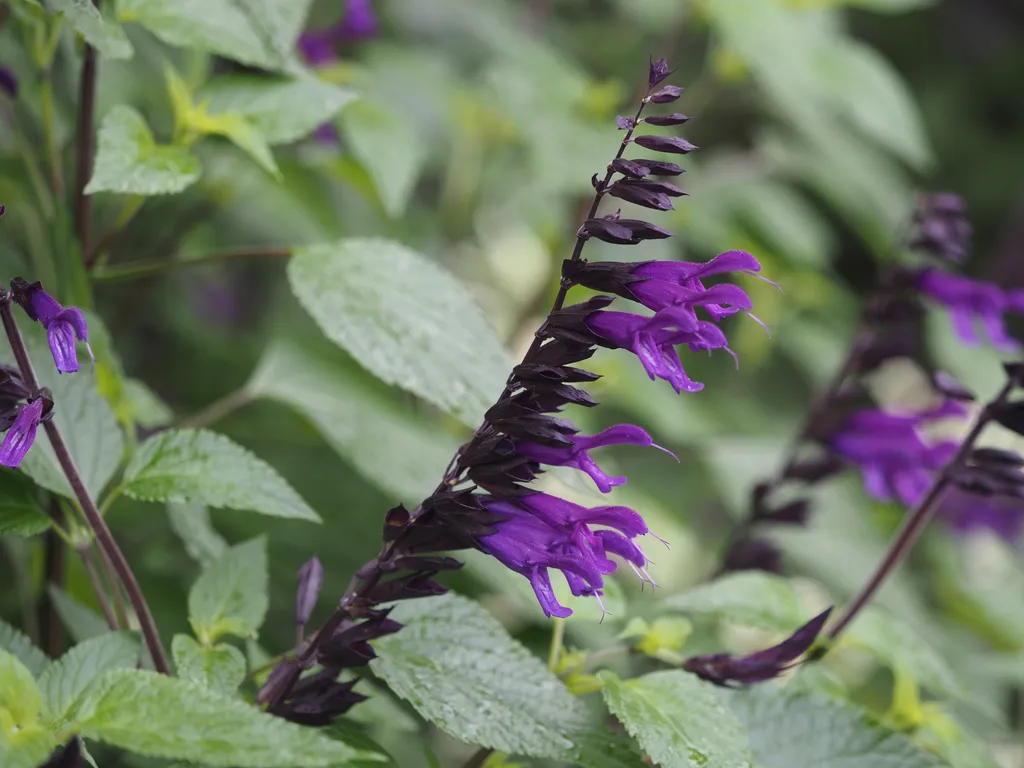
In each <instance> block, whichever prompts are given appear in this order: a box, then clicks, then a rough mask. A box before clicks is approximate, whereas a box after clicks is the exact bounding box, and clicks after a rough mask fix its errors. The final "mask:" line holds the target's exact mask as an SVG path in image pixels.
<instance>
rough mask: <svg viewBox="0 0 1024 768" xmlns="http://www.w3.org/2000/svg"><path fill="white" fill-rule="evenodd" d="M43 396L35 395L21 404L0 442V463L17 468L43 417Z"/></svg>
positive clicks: (33, 439)
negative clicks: (35, 396)
mask: <svg viewBox="0 0 1024 768" xmlns="http://www.w3.org/2000/svg"><path fill="white" fill-rule="evenodd" d="M43 405H44V403H43V398H41V397H37V398H36V399H35V400H33V401H32V402H30V403H27V404H26V405H23V406H21V409H20V410H19V411H18V415H17V417H16V418H15V419H14V423H13V424H12V425H11V428H10V429H9V430H7V434H6V435H4V440H3V443H2V444H0V464H2V465H4V466H5V467H11V468H17V466H18V465H19V464H21V461H22V459H24V458H25V454H27V453H28V451H29V448H31V447H32V443H34V442H35V439H36V430H37V429H38V428H39V422H40V421H42V418H43Z"/></svg>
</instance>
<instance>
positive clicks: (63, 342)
mask: <svg viewBox="0 0 1024 768" xmlns="http://www.w3.org/2000/svg"><path fill="white" fill-rule="evenodd" d="M46 340H47V341H48V342H49V344H50V353H51V354H52V355H53V362H54V364H55V365H56V366H57V371H58V372H60V373H74V372H75V371H77V370H78V354H77V352H76V351H75V331H74V329H73V328H72V327H71V324H70V323H66V322H53V323H50V325H49V327H48V328H47V331H46Z"/></svg>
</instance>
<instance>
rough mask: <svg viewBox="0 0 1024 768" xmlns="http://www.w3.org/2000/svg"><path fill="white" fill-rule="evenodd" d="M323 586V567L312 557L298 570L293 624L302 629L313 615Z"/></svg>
mask: <svg viewBox="0 0 1024 768" xmlns="http://www.w3.org/2000/svg"><path fill="white" fill-rule="evenodd" d="M323 585H324V567H323V566H322V565H320V560H319V558H317V556H316V555H313V557H311V558H310V559H309V560H307V561H306V562H305V563H304V564H303V566H302V567H301V568H300V569H299V586H298V590H297V591H296V595H295V623H296V624H297V625H298V626H299V627H304V626H305V625H306V622H307V621H309V617H310V616H311V615H312V614H313V609H314V608H315V607H316V601H317V600H318V599H319V597H320V589H321V587H323Z"/></svg>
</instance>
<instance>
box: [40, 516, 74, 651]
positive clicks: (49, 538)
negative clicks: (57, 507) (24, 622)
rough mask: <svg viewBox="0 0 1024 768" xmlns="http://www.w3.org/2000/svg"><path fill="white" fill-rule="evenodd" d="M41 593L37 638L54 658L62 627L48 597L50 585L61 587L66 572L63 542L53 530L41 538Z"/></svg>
mask: <svg viewBox="0 0 1024 768" xmlns="http://www.w3.org/2000/svg"><path fill="white" fill-rule="evenodd" d="M43 543H44V545H43V549H44V556H43V562H44V566H43V570H44V571H45V577H44V580H43V594H42V596H41V598H40V600H39V639H40V640H41V645H42V647H43V650H44V651H46V655H47V656H49V657H50V658H51V659H56V658H57V657H58V656H60V654H61V650H62V649H63V647H64V627H63V625H62V624H61V621H60V616H58V615H57V608H56V606H55V605H54V604H53V600H52V599H51V597H50V589H49V588H50V587H51V586H53V587H63V585H64V577H65V575H66V572H67V567H66V565H67V564H66V563H65V561H64V542H63V541H61V538H60V536H59V535H58V534H57V532H56V531H54V530H49V531H47V532H46V534H45V536H44V539H43Z"/></svg>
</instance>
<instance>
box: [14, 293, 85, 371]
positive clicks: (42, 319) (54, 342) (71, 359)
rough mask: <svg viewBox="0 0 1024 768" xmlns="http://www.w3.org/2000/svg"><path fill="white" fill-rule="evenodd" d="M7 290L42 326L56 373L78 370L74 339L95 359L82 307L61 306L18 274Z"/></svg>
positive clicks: (31, 317)
mask: <svg viewBox="0 0 1024 768" xmlns="http://www.w3.org/2000/svg"><path fill="white" fill-rule="evenodd" d="M11 293H12V294H13V296H14V300H15V301H17V302H18V304H20V305H21V308H22V309H24V310H25V314H27V315H28V316H29V318H30V319H32V320H36V321H38V322H39V324H40V325H42V326H43V328H45V329H46V337H47V341H48V342H49V344H50V352H51V353H52V354H53V362H54V363H56V365H57V370H58V371H59V372H60V373H74V372H75V371H77V370H78V367H79V366H78V354H77V352H76V350H75V339H78V340H79V341H82V342H85V348H86V349H87V350H89V357H90V358H92V360H93V361H94V362H95V359H96V358H95V357H93V354H92V347H90V346H89V331H88V329H87V328H86V326H85V315H84V314H82V310H80V309H78V308H77V307H67V308H65V307H63V306H61V304H60V302H59V301H57V300H56V299H55V298H53V297H52V296H51V295H50V294H48V293H47V292H46V291H44V290H43V287H42V285H41V284H40V283H31V284H30V283H28V282H27V281H25V280H23V279H21V278H20V277H16V278H14V279H13V280H11Z"/></svg>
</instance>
